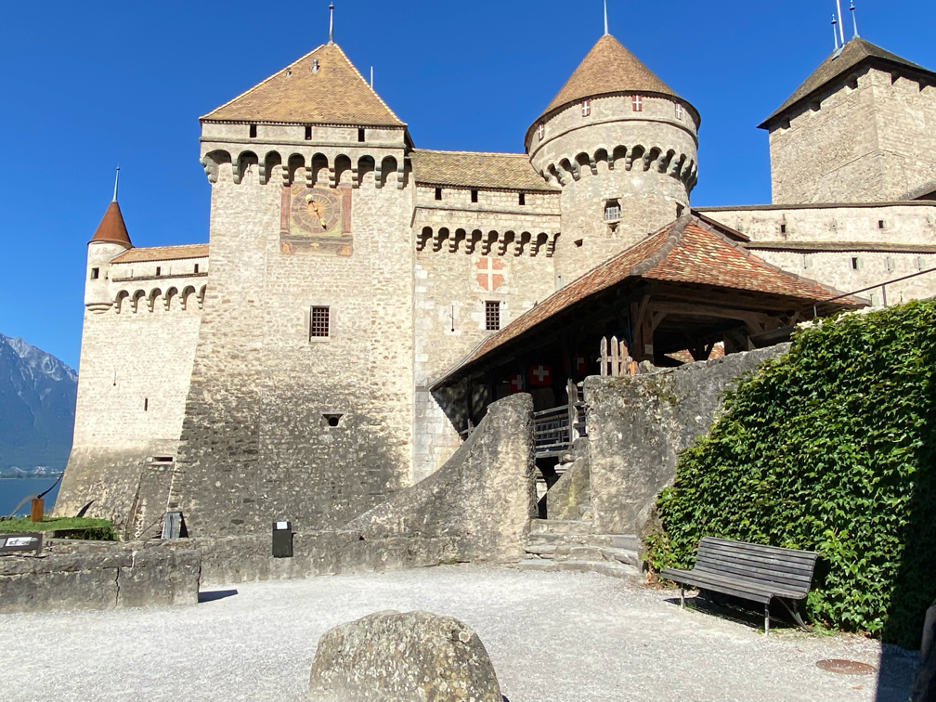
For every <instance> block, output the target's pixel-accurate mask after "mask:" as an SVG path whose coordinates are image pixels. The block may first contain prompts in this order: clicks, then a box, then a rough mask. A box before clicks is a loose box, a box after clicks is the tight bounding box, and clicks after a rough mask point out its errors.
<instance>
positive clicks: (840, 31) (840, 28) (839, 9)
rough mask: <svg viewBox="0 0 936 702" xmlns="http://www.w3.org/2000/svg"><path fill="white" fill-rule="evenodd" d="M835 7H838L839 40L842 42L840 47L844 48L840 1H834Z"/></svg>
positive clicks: (843, 23)
mask: <svg viewBox="0 0 936 702" xmlns="http://www.w3.org/2000/svg"><path fill="white" fill-rule="evenodd" d="M835 5H836V7H838V18H839V28H838V29H839V39H841V40H842V46H845V22H843V21H842V0H835Z"/></svg>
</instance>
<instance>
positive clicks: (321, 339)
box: [302, 300, 338, 344]
mask: <svg viewBox="0 0 936 702" xmlns="http://www.w3.org/2000/svg"><path fill="white" fill-rule="evenodd" d="M315 308H325V309H327V310H328V336H313V335H312V314H313V311H314V309H315ZM302 317H303V329H304V331H305V336H306V340H307V341H308V343H309V344H323V343H328V342H330V341H332V340H333V339H334V338H335V329H336V326H337V324H336V322H337V318H338V315H337V314H336V309H335V305H334V304H332V303H331V302H330V301H325V300H303V303H302Z"/></svg>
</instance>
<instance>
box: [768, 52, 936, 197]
mask: <svg viewBox="0 0 936 702" xmlns="http://www.w3.org/2000/svg"><path fill="white" fill-rule="evenodd" d="M770 163H771V182H772V189H773V202H774V203H776V204H790V205H792V204H807V203H825V202H843V203H849V202H882V201H888V200H899V199H901V198H904V197H906V195H907V193H908V192H910V191H911V190H913V189H915V188H918V187H920V186H922V185H924V184H925V183H928V182H931V181H932V180H933V173H934V171H936V86H925V87H921V86H920V84H919V83H917V82H916V81H912V80H909V79H906V78H898V79H897V80H896V81H895V80H893V78H892V76H891V74H890V73H885V72H883V71H879V70H876V69H870V68H866V69H864V71H862V72H861V73H859V74H857V75H850V76H845V77H843V78H842V80H841V81H839V82H835V83H832V84H830V85H828V86H827V88H826V90H825V92H824V93H823V94H822V95H820V96H819V97H818V98H817V99H816V100H815V101H813V102H811V103H810V104H807V105H804V106H803V107H802V108H801V109H800V110H799V111H798V112H797V113H796V114H794V115H792V117H791V118H790V119H789V121H788V122H786V123H781V124H778V125H776V126H774V127H772V128H771V131H770Z"/></svg>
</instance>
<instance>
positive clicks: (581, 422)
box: [533, 381, 586, 458]
mask: <svg viewBox="0 0 936 702" xmlns="http://www.w3.org/2000/svg"><path fill="white" fill-rule="evenodd" d="M567 390H568V395H569V403H568V404H567V405H563V406H561V407H553V408H551V409H546V410H540V411H539V412H534V413H533V438H534V443H535V445H536V457H537V458H548V457H550V456H558V455H559V454H560V453H562V452H563V451H568V450H569V449H570V448H572V444H573V443H574V442H575V440H576V439H577V438H578V437H580V436H585V435H586V432H585V405H584V403H583V402H582V401H581V400H580V399H579V389H578V386H577V385H576V384H575V383H574V382H572V381H569V384H568V386H567Z"/></svg>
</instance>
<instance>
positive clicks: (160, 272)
mask: <svg viewBox="0 0 936 702" xmlns="http://www.w3.org/2000/svg"><path fill="white" fill-rule="evenodd" d="M161 275H162V267H160V266H156V277H157V278H158V277H159V276H161Z"/></svg>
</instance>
